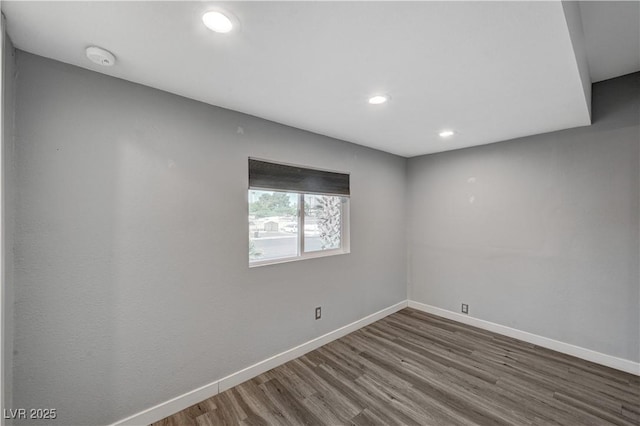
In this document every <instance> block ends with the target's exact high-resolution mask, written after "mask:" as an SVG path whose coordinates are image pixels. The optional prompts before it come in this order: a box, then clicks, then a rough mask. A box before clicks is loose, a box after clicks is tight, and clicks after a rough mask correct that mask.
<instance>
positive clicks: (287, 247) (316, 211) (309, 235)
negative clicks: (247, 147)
mask: <svg viewBox="0 0 640 426" xmlns="http://www.w3.org/2000/svg"><path fill="white" fill-rule="evenodd" d="M347 205H348V197H342V196H335V195H322V194H305V193H297V192H282V191H266V190H256V189H250V190H249V262H250V263H252V264H262V263H271V262H273V261H278V260H284V259H288V258H305V257H316V256H317V255H326V254H337V253H336V252H345V248H346V247H345V244H344V242H345V241H344V240H345V235H344V234H345V231H346V220H347V216H346V214H345V213H346V208H347Z"/></svg>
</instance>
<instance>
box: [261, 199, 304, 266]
mask: <svg viewBox="0 0 640 426" xmlns="http://www.w3.org/2000/svg"><path fill="white" fill-rule="evenodd" d="M297 255H298V194H296V193H291V192H278V191H257V190H251V189H250V190H249V261H250V262H255V261H260V260H270V259H279V258H283V257H293V256H297Z"/></svg>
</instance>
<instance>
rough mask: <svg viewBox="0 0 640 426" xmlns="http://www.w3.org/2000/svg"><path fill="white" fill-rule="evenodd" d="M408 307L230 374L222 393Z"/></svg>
mask: <svg viewBox="0 0 640 426" xmlns="http://www.w3.org/2000/svg"><path fill="white" fill-rule="evenodd" d="M406 307H407V301H406V300H403V301H402V302H399V303H396V304H395V305H392V306H389V307H388V308H385V309H382V310H381V311H378V312H376V313H373V314H371V315H368V316H366V317H364V318H362V319H359V320H357V321H355V322H352V323H351V324H347V325H345V326H344V327H340V328H339V329H337V330H334V331H330V332H329V333H327V334H324V335H322V336H320V337H316V338H315V339H313V340H309V341H308V342H305V343H303V344H301V345H298V346H296V347H295V348H291V349H289V350H288V351H284V352H282V353H279V354H277V355H274V356H272V357H271V358H268V359H265V360H264V361H260V362H258V363H256V364H253V365H252V366H250V367H247V368H245V369H244V370H240V371H238V372H236V373H233V374H230V375H228V376H227V377H224V378H222V379H220V392H224V391H225V390H227V389H230V388H232V387H234V386H237V385H239V384H240V383H242V382H245V381H247V380H249V379H251V378H253V377H256V376H258V375H260V374H262V373H264V372H265V371H269V370H271V369H272V368H275V367H277V366H279V365H282V364H284V363H285V362H288V361H291V360H292V359H295V358H298V357H301V356H302V355H304V354H306V353H307V352H311V351H312V350H314V349H317V348H319V347H320V346H323V345H326V344H327V343H329V342H332V341H334V340H336V339H339V338H341V337H343V336H346V335H347V334H349V333H352V332H354V331H356V330H358V329H360V328H362V327H364V326H367V325H369V324H371V323H374V322H376V321H378V320H381V319H382V318H384V317H386V316H389V315H391V314H393V313H395V312H398V311H399V310H401V309H404V308H406Z"/></svg>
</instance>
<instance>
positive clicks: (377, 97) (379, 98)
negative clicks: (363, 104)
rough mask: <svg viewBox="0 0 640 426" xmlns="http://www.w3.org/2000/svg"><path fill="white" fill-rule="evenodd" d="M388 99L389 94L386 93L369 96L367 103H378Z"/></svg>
mask: <svg viewBox="0 0 640 426" xmlns="http://www.w3.org/2000/svg"><path fill="white" fill-rule="evenodd" d="M388 100H389V96H387V95H375V96H372V97H370V98H369V103H370V104H371V105H380V104H383V103H385V102H387V101H388Z"/></svg>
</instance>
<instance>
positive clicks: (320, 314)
mask: <svg viewBox="0 0 640 426" xmlns="http://www.w3.org/2000/svg"><path fill="white" fill-rule="evenodd" d="M320 318H322V308H321V307H320V306H318V307H317V308H316V319H317V320H319V319H320Z"/></svg>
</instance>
